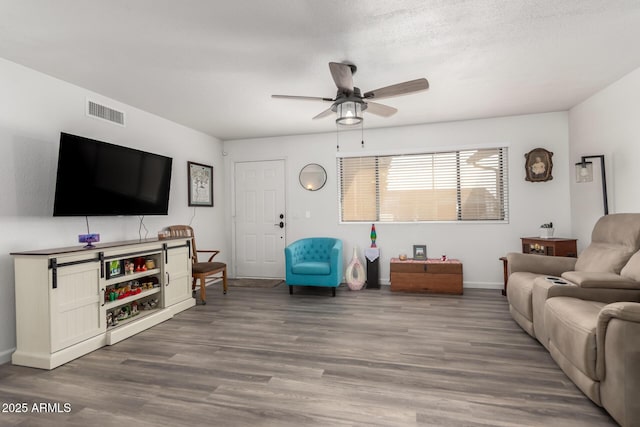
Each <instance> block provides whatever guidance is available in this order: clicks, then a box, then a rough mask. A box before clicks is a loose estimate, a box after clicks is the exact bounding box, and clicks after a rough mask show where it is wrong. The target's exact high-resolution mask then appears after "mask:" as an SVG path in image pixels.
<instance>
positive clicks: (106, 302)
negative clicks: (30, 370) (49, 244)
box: [11, 238, 195, 369]
mask: <svg viewBox="0 0 640 427" xmlns="http://www.w3.org/2000/svg"><path fill="white" fill-rule="evenodd" d="M11 255H13V257H14V267H15V294H16V341H17V345H16V351H15V352H14V353H13V355H12V362H13V363H14V364H16V365H23V366H30V367H34V368H41V369H53V368H55V367H57V366H60V365H62V364H64V363H67V362H69V361H71V360H73V359H75V358H77V357H80V356H82V355H84V354H87V353H89V352H91V351H94V350H96V349H98V348H100V347H102V346H105V345H111V344H115V343H117V342H119V341H121V340H123V339H126V338H128V337H130V336H132V335H134V334H136V333H138V332H140V331H143V330H145V329H148V328H150V327H152V326H154V325H157V324H158V323H160V322H163V321H165V320H167V319H170V318H171V317H173V315H175V314H176V313H179V312H180V311H183V310H186V309H188V308H190V307H192V306H193V305H195V300H194V299H193V298H191V293H190V286H191V262H190V240H189V239H185V238H177V239H167V240H162V241H160V240H157V239H149V240H136V241H129V242H117V243H111V244H101V245H96V247H95V248H90V249H84V248H80V247H73V248H60V249H49V250H37V251H29V252H15V253H12V254H11ZM169 259H170V260H171V262H168V260H169Z"/></svg>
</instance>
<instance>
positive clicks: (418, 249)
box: [413, 245, 427, 260]
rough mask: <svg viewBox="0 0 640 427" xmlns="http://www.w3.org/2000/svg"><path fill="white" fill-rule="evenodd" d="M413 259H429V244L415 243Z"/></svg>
mask: <svg viewBox="0 0 640 427" xmlns="http://www.w3.org/2000/svg"><path fill="white" fill-rule="evenodd" d="M413 259H419V260H423V259H427V245H413Z"/></svg>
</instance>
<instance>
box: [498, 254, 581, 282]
mask: <svg viewBox="0 0 640 427" xmlns="http://www.w3.org/2000/svg"><path fill="white" fill-rule="evenodd" d="M576 261H577V258H571V257H559V256H546V255H537V254H521V253H517V252H511V253H509V254H507V265H508V268H509V274H511V273H515V272H517V271H524V272H529V273H537V274H547V275H550V276H560V275H561V274H562V273H564V272H565V271H570V270H573V269H574V267H575V265H576Z"/></svg>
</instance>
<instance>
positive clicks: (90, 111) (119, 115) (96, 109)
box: [87, 99, 124, 126]
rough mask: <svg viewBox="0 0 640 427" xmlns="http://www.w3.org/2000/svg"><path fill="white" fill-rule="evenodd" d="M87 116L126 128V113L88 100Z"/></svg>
mask: <svg viewBox="0 0 640 427" xmlns="http://www.w3.org/2000/svg"><path fill="white" fill-rule="evenodd" d="M87 116H90V117H96V118H98V119H102V120H106V121H108V122H111V123H115V124H118V125H121V126H124V112H122V111H118V110H114V109H113V108H110V107H107V106H106V105H102V104H98V103H97V102H93V101H91V100H90V99H87Z"/></svg>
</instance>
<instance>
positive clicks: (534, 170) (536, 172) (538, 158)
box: [524, 148, 553, 182]
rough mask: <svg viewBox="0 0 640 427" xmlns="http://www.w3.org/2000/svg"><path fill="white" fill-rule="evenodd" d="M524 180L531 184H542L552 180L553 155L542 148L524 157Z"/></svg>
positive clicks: (535, 149)
mask: <svg viewBox="0 0 640 427" xmlns="http://www.w3.org/2000/svg"><path fill="white" fill-rule="evenodd" d="M524 157H525V159H526V160H525V164H524V168H525V171H526V174H527V175H526V178H525V179H526V180H527V181H531V182H544V181H550V180H552V179H553V176H552V175H551V171H552V169H553V160H552V159H551V158H552V157H553V153H552V152H551V151H549V150H545V149H544V148H534V149H533V150H531V151H529V152H528V153H527V154H525V155H524Z"/></svg>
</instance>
